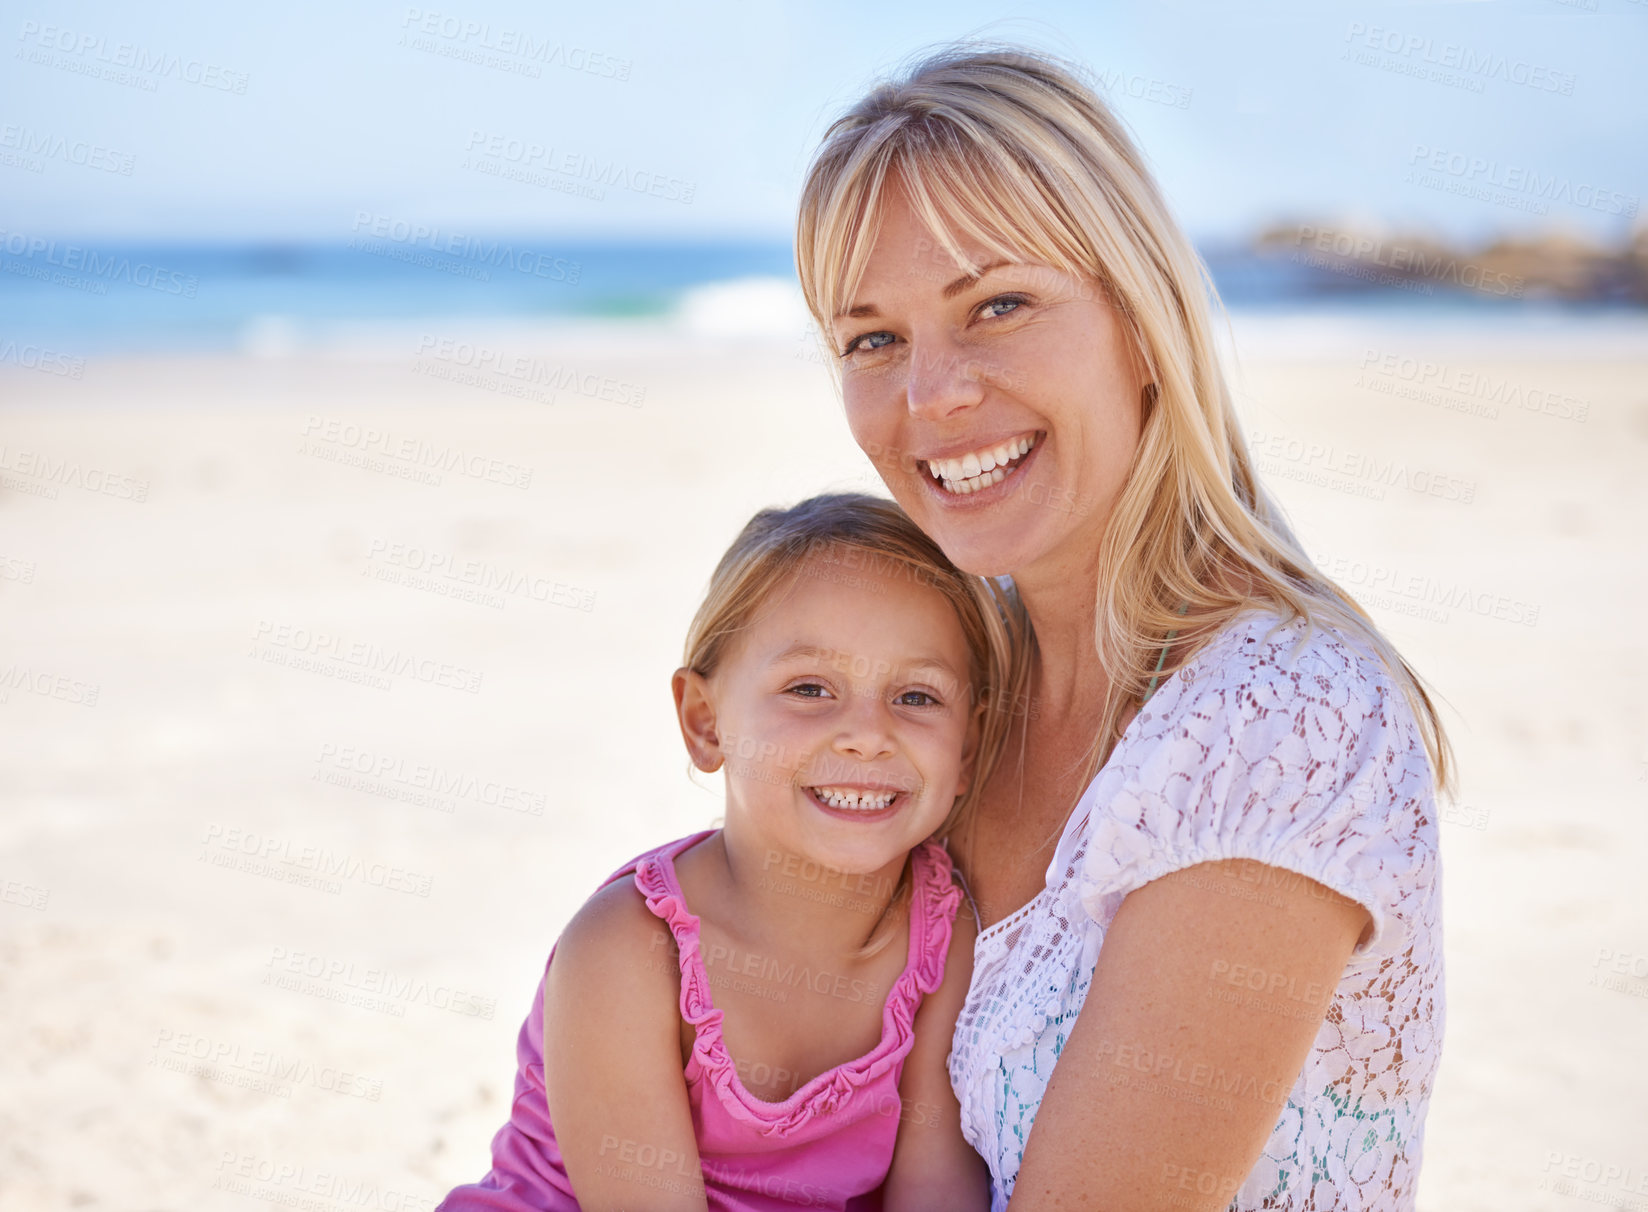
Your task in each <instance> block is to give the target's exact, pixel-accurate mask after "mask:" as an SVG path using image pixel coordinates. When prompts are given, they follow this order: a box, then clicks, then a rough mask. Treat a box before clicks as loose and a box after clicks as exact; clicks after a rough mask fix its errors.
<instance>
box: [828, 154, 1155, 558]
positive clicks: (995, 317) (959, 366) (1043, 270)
mask: <svg viewBox="0 0 1648 1212" xmlns="http://www.w3.org/2000/svg"><path fill="white" fill-rule="evenodd" d="M961 247H962V249H963V251H965V252H966V253H967V254H968V255H969V256H971V257H972V258H973V260H974V262H975V263H976V264H978V265H980V266H981V267H983V268H984V272H983V273H982V274H981V275H980V276H979V277H977V278H972V277H969V276H968V274H967V273H966V271H965V270H963V269H962V268H961V267H960V266H958V265H957V264H956V263H955V261H954V260H953V259H952V258H951V257H950V256H949V255H948V254H947V253H945V251H944V249H943V246H942V245H941V244H940V243H939V242H938V241H937V240H936V239H935V238H934V237H933V234H932V233H931V232H930V231H929V230H928V229H927V228H926V227H925V226H924V225H923V224H922V222H921V220H920V219H919V218H917V217H916V215H915V213H914V211H913V210H912V209H911V208H910V205H909V202H908V200H907V199H906V197H905V194H904V191H903V189H902V188H901V187H899V186H897V184H896V183H894V184H893V186H892V188H891V194H890V197H889V198H888V201H887V209H886V214H885V217H884V220H883V223H882V227H881V232H880V234H879V236H878V237H877V239H876V242H875V245H874V247H873V248H872V250H871V254H870V259H869V262H868V266H867V268H866V271H865V274H864V277H863V280H862V281H861V282H860V283H859V287H858V290H857V292H856V294H855V295H854V296H853V297H852V298H851V299H849V300H848V301H847V304H846V308H847V310H846V314H844V315H841V316H838V317H836V320H835V324H834V332H833V334H832V335H833V337H834V341H835V348H836V352H837V353H838V354H842V355H843V357H842V367H843V371H842V387H843V395H844V399H845V403H846V409H847V421H848V424H849V425H850V426H851V427H852V431H853V437H854V438H855V439H856V440H857V442H858V444H859V446H860V447H862V448H863V450H864V452H865V453H866V454H868V455H869V456H870V459H871V461H872V462H874V464H875V466H876V469H877V470H878V471H879V472H880V473H881V477H882V479H883V480H884V481H885V482H886V484H887V488H888V490H889V491H890V492H891V493H892V494H893V497H894V498H895V499H896V500H897V501H898V503H899V504H900V505H902V506H903V507H904V509H905V511H906V512H908V513H909V514H910V516H911V517H912V518H914V519H915V521H916V523H917V524H918V525H919V526H920V527H921V528H922V529H923V530H925V531H926V532H927V533H928V534H929V535H931V536H932V538H933V540H934V541H935V542H937V543H938V545H939V546H940V547H942V548H943V549H944V552H945V554H946V555H948V556H949V557H950V558H951V560H953V561H954V562H955V563H956V564H957V565H958V566H959V567H961V568H963V569H965V570H966V571H968V572H972V573H977V574H980V575H984V576H996V575H1000V574H1002V573H1010V574H1012V575H1014V577H1015V578H1018V579H1022V578H1023V577H1024V576H1025V575H1026V574H1028V573H1030V572H1031V571H1032V570H1034V569H1037V568H1040V569H1042V570H1044V571H1045V572H1047V573H1048V574H1050V575H1058V574H1060V573H1069V572H1074V571H1077V570H1085V569H1088V568H1090V567H1091V565H1092V563H1093V561H1094V559H1095V558H1096V556H1097V552H1098V547H1099V539H1100V537H1101V536H1102V534H1103V531H1104V526H1105V522H1106V520H1107V519H1108V518H1109V516H1110V510H1111V507H1112V505H1113V504H1114V503H1115V500H1116V497H1117V495H1118V494H1119V493H1120V491H1121V488H1122V485H1123V482H1124V480H1125V478H1126V475H1127V469H1128V467H1129V465H1130V464H1131V462H1132V459H1133V453H1134V450H1135V449H1136V448H1137V446H1138V442H1139V434H1140V427H1141V424H1142V406H1141V402H1140V392H1141V389H1142V387H1143V378H1142V375H1141V373H1140V371H1139V368H1138V364H1137V360H1136V358H1135V357H1134V355H1133V354H1132V352H1131V345H1130V343H1129V342H1128V340H1127V337H1126V334H1125V332H1124V329H1123V326H1122V323H1121V320H1120V317H1119V315H1118V313H1117V312H1116V310H1115V308H1114V307H1112V306H1111V304H1110V303H1109V302H1108V300H1107V299H1106V297H1105V295H1104V294H1103V292H1102V291H1101V290H1100V289H1099V287H1098V285H1097V283H1095V282H1093V281H1090V280H1086V279H1083V278H1079V277H1076V276H1073V275H1071V274H1069V273H1066V272H1064V271H1063V270H1059V269H1055V268H1053V267H1051V266H1048V265H1041V264H1033V263H1026V264H1018V263H1015V264H994V262H995V261H996V258H994V257H993V256H992V255H991V254H989V253H988V252H986V251H985V250H984V249H982V248H980V247H978V246H975V245H971V244H969V243H968V242H967V241H962V242H961Z"/></svg>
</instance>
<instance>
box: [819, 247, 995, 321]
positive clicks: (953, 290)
mask: <svg viewBox="0 0 1648 1212" xmlns="http://www.w3.org/2000/svg"><path fill="white" fill-rule="evenodd" d="M1013 264H1016V262H1013V261H992V262H990V264H988V265H984V266H981V267H980V268H979V271H978V273H976V274H962V275H961V277H959V278H957V279H956V280H955V281H954V282H952V283H950V284H949V285H948V286H946V287H945V288H944V289H943V290H942V291H940V292H939V293H940V294H941V295H943V296H944V298H945V299H946V300H949V299H953V298H955V297H956V296H957V295H959V294H960V293H961V292H962V291H964V290H966V289H967V288H968V287H970V286H972V285H973V283H975V282H977V281H978V280H979V279H980V278H982V277H984V275H985V274H988V273H992V272H994V271H995V270H998V269H1001V268H1002V267H1003V266H1007V265H1013ZM880 315H881V312H880V310H879V309H878V308H877V307H876V305H875V304H874V303H860V304H859V305H858V306H857V307H849V308H848V309H847V310H846V311H844V312H842V313H841V314H840V315H839V316H837V317H836V319H838V320H868V319H874V318H876V317H879V316H880Z"/></svg>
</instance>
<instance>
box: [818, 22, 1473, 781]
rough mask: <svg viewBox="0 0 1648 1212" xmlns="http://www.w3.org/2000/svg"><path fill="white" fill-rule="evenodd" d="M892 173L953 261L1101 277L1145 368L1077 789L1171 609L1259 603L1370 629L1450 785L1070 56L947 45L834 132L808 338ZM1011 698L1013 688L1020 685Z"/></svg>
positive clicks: (1207, 615) (1144, 173) (1442, 742)
mask: <svg viewBox="0 0 1648 1212" xmlns="http://www.w3.org/2000/svg"><path fill="white" fill-rule="evenodd" d="M895 176H896V179H897V181H898V182H899V184H901V185H902V187H903V189H904V191H905V193H906V195H907V197H908V198H909V200H910V204H911V206H912V208H913V209H914V211H915V213H916V215H917V216H918V217H919V218H920V219H921V220H923V222H924V223H925V225H926V226H927V227H928V228H929V229H930V230H931V232H932V233H933V237H934V240H935V242H936V245H937V247H938V248H941V249H942V250H943V251H944V253H945V254H947V256H948V257H949V258H951V259H953V261H954V262H955V263H957V264H959V265H960V266H962V267H964V268H965V269H966V270H968V271H969V272H977V271H978V270H979V269H980V268H981V267H980V266H979V265H977V264H975V263H974V262H973V261H972V260H971V258H969V257H968V256H967V255H966V254H964V253H963V252H962V250H961V248H960V247H959V245H958V242H957V237H958V236H964V237H966V238H967V239H968V240H970V241H971V242H973V243H974V244H976V245H978V246H980V247H982V248H983V249H985V250H987V251H988V252H989V253H990V254H991V255H992V256H996V257H1001V258H1004V259H1007V260H1010V261H1017V262H1025V261H1029V262H1038V263H1042V264H1047V265H1051V266H1054V267H1056V268H1058V269H1061V270H1064V271H1065V272H1067V273H1071V274H1074V275H1077V276H1079V277H1080V278H1082V279H1083V280H1089V281H1093V282H1096V283H1097V285H1098V287H1099V289H1100V290H1102V291H1103V292H1104V295H1105V297H1106V298H1107V299H1108V301H1109V302H1110V303H1111V304H1112V305H1113V306H1114V307H1115V308H1116V309H1117V311H1118V313H1119V315H1120V317H1121V319H1122V322H1123V326H1124V328H1125V330H1126V331H1127V333H1128V334H1129V337H1130V339H1131V342H1132V345H1133V347H1134V349H1135V351H1136V352H1137V354H1138V356H1139V357H1140V359H1141V361H1142V364H1143V365H1144V367H1145V369H1146V373H1147V378H1148V382H1149V386H1148V387H1147V388H1146V390H1145V416H1144V427H1143V432H1142V434H1141V438H1140V443H1139V448H1138V451H1137V453H1136V455H1135V458H1134V461H1133V465H1132V467H1131V469H1130V471H1129V474H1128V478H1127V482H1126V484H1125V486H1124V487H1123V489H1122V492H1121V494H1120V496H1119V497H1118V499H1117V501H1116V504H1115V506H1114V508H1113V510H1112V512H1111V515H1110V519H1109V522H1108V525H1107V527H1106V530H1105V533H1104V536H1103V538H1102V540H1101V545H1100V553H1099V556H1100V563H1099V576H1098V584H1097V585H1096V586H1095V591H1096V593H1097V603H1098V614H1097V624H1096V631H1097V634H1096V636H1095V642H1096V644H1097V647H1098V651H1099V653H1100V655H1101V658H1102V659H1103V660H1104V664H1105V669H1106V670H1107V672H1108V673H1109V676H1110V690H1109V694H1108V697H1107V699H1106V701H1105V704H1104V711H1103V716H1102V721H1101V725H1100V729H1099V734H1098V736H1097V737H1096V738H1095V740H1094V743H1093V746H1092V749H1091V751H1090V753H1089V755H1088V762H1087V772H1086V778H1084V779H1083V783H1084V785H1085V783H1086V782H1087V781H1088V780H1090V779H1091V778H1092V776H1093V775H1094V774H1095V773H1096V772H1097V770H1098V769H1099V767H1100V766H1102V765H1103V763H1104V761H1105V760H1106V758H1107V757H1108V756H1109V753H1110V751H1111V749H1112V748H1113V747H1114V745H1115V743H1116V741H1117V740H1118V739H1119V738H1120V736H1121V732H1122V729H1123V727H1124V725H1125V719H1124V716H1125V714H1126V709H1127V707H1128V706H1129V704H1130V703H1136V702H1138V701H1140V700H1141V699H1142V698H1143V697H1144V695H1145V693H1146V687H1147V684H1148V683H1149V682H1150V680H1151V678H1152V677H1153V676H1156V675H1158V674H1159V676H1160V677H1162V678H1166V677H1168V676H1170V675H1171V674H1172V673H1173V672H1174V670H1175V669H1177V668H1178V667H1179V665H1181V664H1182V663H1183V662H1184V661H1185V660H1187V659H1188V658H1189V657H1190V656H1191V655H1192V654H1193V652H1194V648H1191V647H1186V648H1183V649H1181V651H1180V652H1179V653H1178V655H1177V656H1176V657H1175V656H1170V657H1169V658H1168V660H1167V662H1166V663H1165V664H1163V665H1162V666H1161V667H1160V669H1159V670H1158V668H1157V661H1158V659H1159V654H1160V653H1161V652H1162V649H1163V645H1164V640H1165V639H1166V638H1167V637H1168V635H1169V633H1172V632H1174V631H1175V630H1176V629H1178V628H1179V627H1181V626H1183V625H1184V623H1185V619H1183V618H1181V617H1180V610H1181V607H1183V608H1184V609H1185V611H1186V613H1187V614H1188V615H1189V616H1190V618H1191V619H1193V620H1194V621H1195V623H1196V625H1197V628H1198V632H1199V634H1201V635H1202V636H1204V637H1206V636H1210V635H1212V634H1213V633H1214V632H1216V631H1217V630H1218V629H1219V627H1221V626H1222V625H1223V624H1224V623H1225V622H1227V621H1228V620H1229V619H1230V618H1232V617H1233V616H1234V615H1236V614H1237V613H1239V612H1240V611H1242V610H1244V609H1248V608H1251V607H1253V606H1254V605H1255V604H1260V603H1262V604H1267V605H1271V606H1274V607H1276V608H1279V609H1280V611H1281V613H1282V614H1283V615H1284V616H1286V617H1290V618H1300V619H1303V620H1304V622H1305V631H1306V635H1307V636H1308V635H1309V633H1310V630H1311V629H1312V628H1313V627H1314V626H1316V625H1318V624H1319V623H1323V622H1326V623H1329V624H1332V625H1335V626H1337V627H1339V628H1341V629H1343V630H1344V631H1345V632H1347V633H1349V634H1350V635H1351V636H1353V637H1360V638H1361V639H1363V640H1365V641H1366V644H1367V646H1368V647H1369V648H1371V649H1372V651H1373V652H1374V653H1375V654H1376V655H1377V656H1378V657H1379V658H1380V660H1381V661H1382V662H1383V664H1384V665H1385V667H1386V668H1387V669H1388V670H1389V672H1390V674H1391V676H1392V678H1393V679H1394V680H1395V682H1396V683H1397V684H1398V685H1399V686H1400V688H1401V690H1402V692H1403V694H1404V695H1405V696H1406V698H1407V700H1408V703H1409V706H1410V707H1411V708H1412V709H1413V713H1414V716H1415V718H1416V719H1417V720H1418V721H1419V724H1420V729H1421V733H1422V735H1423V737H1424V742H1425V747H1426V750H1427V752H1428V754H1429V756H1430V761H1431V767H1432V773H1433V775H1434V777H1435V779H1436V782H1437V785H1438V787H1439V788H1441V789H1443V790H1444V791H1447V790H1451V786H1452V769H1453V761H1452V756H1451V747H1450V745H1449V743H1448V740H1447V737H1446V735H1445V734H1444V732H1443V728H1442V723H1441V720H1440V718H1439V717H1438V714H1437V711H1436V708H1435V706H1434V705H1433V703H1432V702H1431V698H1430V695H1429V694H1427V692H1426V690H1425V687H1424V686H1423V684H1422V682H1421V680H1420V678H1419V676H1418V674H1417V673H1415V672H1414V670H1413V669H1412V668H1410V667H1409V665H1408V664H1407V662H1406V661H1405V660H1403V659H1402V656H1401V655H1400V654H1399V653H1398V652H1397V651H1396V649H1395V648H1394V647H1393V646H1392V645H1391V644H1390V642H1389V641H1388V640H1386V639H1385V638H1384V636H1383V635H1381V634H1380V632H1379V629H1378V627H1377V626H1376V625H1375V624H1374V622H1373V620H1372V619H1371V618H1370V617H1369V616H1368V614H1367V612H1366V611H1364V610H1363V609H1362V608H1361V606H1359V605H1358V604H1357V603H1356V602H1355V600H1354V599H1353V598H1351V596H1350V595H1349V594H1347V593H1346V592H1345V591H1344V590H1342V589H1341V588H1339V586H1338V585H1336V584H1335V583H1334V582H1333V581H1331V580H1330V579H1329V578H1328V577H1326V576H1325V575H1323V574H1322V573H1321V572H1320V571H1319V570H1318V569H1317V568H1316V567H1315V566H1314V564H1313V563H1312V562H1311V560H1310V558H1309V556H1307V555H1306V554H1305V551H1304V548H1303V547H1302V546H1301V545H1300V543H1299V540H1298V539H1297V538H1296V537H1295V536H1294V534H1293V530H1292V528H1291V527H1290V526H1289V524H1288V522H1287V519H1286V517H1285V516H1284V514H1283V512H1282V510H1281V508H1280V507H1279V506H1278V505H1277V503H1276V502H1275V501H1274V500H1273V499H1272V497H1271V496H1270V494H1269V493H1268V492H1267V491H1266V489H1265V488H1264V486H1263V485H1262V484H1261V483H1260V482H1259V478H1258V476H1257V475H1256V473H1255V471H1254V467H1253V461H1252V458H1251V457H1250V455H1249V454H1248V449H1247V444H1246V442H1245V441H1244V439H1243V436H1242V430H1241V426H1240V424H1239V422H1238V419H1237V416H1236V411H1235V407H1234V405H1233V403H1232V398H1231V394H1230V391H1229V389H1228V387H1227V386H1226V384H1225V378H1224V373H1223V371H1222V369H1221V367H1220V364H1219V357H1218V351H1217V348H1216V346H1215V343H1214V332H1213V327H1212V324H1211V320H1210V316H1211V314H1212V312H1213V310H1214V309H1215V308H1217V307H1218V299H1217V294H1216V292H1215V291H1214V289H1213V284H1212V280H1211V278H1210V277H1209V275H1208V274H1207V271H1206V269H1205V267H1204V266H1203V265H1202V262H1201V260H1200V258H1198V257H1197V255H1196V253H1195V251H1194V250H1193V249H1192V247H1191V245H1190V242H1189V240H1187V239H1186V238H1185V236H1184V235H1183V233H1182V232H1181V231H1180V230H1179V227H1178V224H1177V223H1176V222H1175V221H1174V219H1173V218H1172V216H1171V215H1170V213H1169V211H1168V208H1167V206H1166V204H1165V203H1164V201H1163V200H1162V197H1161V194H1160V191H1159V190H1158V189H1157V186H1156V183H1155V181H1154V180H1153V179H1152V178H1151V175H1150V171H1149V169H1148V167H1147V166H1146V164H1145V162H1144V158H1143V157H1142V156H1141V155H1140V154H1139V151H1138V149H1137V148H1136V147H1135V146H1134V144H1133V141H1132V139H1131V138H1130V137H1129V135H1128V133H1127V131H1126V130H1125V128H1124V127H1123V125H1122V123H1121V121H1120V120H1119V119H1118V118H1117V117H1116V115H1115V114H1113V113H1112V112H1111V111H1110V109H1109V108H1108V107H1107V106H1106V105H1105V104H1104V103H1103V102H1102V101H1100V100H1099V98H1098V97H1097V96H1096V95H1095V93H1094V91H1093V89H1092V88H1090V87H1089V86H1087V85H1086V84H1085V83H1084V82H1083V80H1082V78H1081V75H1080V72H1079V71H1078V69H1076V68H1075V67H1074V66H1073V65H1069V64H1066V63H1063V62H1060V61H1058V60H1056V59H1053V58H1051V57H1049V56H1046V55H1043V54H1040V53H1036V52H1032V51H1028V50H1025V49H1022V48H1017V47H981V46H977V45H967V44H964V45H959V46H954V47H951V48H948V49H945V50H942V51H940V52H938V53H936V54H933V55H931V56H930V57H928V58H926V59H924V60H922V61H920V62H918V63H917V64H916V65H915V66H914V67H913V68H912V69H910V70H909V71H908V72H906V73H905V74H903V76H902V77H901V78H899V79H897V80H894V81H892V82H890V83H884V84H881V85H879V86H877V87H876V88H874V89H873V90H871V92H870V93H869V94H868V95H867V96H865V97H864V99H863V100H861V101H860V102H859V103H858V104H857V105H855V106H853V107H852V108H851V109H850V110H848V111H847V113H846V114H845V115H843V116H842V117H841V118H840V119H838V120H837V121H836V122H835V123H834V124H833V125H832V126H831V127H830V128H829V130H828V131H827V132H826V134H825V136H824V140H823V143H822V145H821V146H820V148H819V150H818V152H817V154H816V156H815V157H814V159H813V162H812V164H811V166H810V167H809V169H808V172H807V177H806V182H805V185H804V187H803V190H802V195H801V206H800V215H799V218H798V221H797V225H796V264H797V269H798V272H799V274H800V278H801V287H802V291H803V292H804V294H805V296H806V299H807V306H808V308H809V310H810V311H811V313H812V316H813V320H814V322H815V323H816V324H817V325H818V326H819V330H820V331H821V332H823V333H826V334H827V333H829V332H830V331H831V330H832V327H833V322H834V321H835V319H836V318H837V317H838V316H839V315H840V314H841V313H842V312H844V311H845V310H846V308H847V307H848V306H849V300H851V298H852V297H853V294H854V292H855V291H856V290H857V288H858V283H859V280H860V279H861V277H862V275H863V273H864V268H865V264H866V262H867V260H868V258H869V255H870V250H871V249H872V247H873V246H874V244H875V242H876V237H877V234H878V231H879V228H880V224H881V217H882V213H883V210H884V208H885V205H886V198H887V195H888V192H889V188H888V187H889V184H890V182H891V181H892V179H893V178H894V177H895ZM934 255H935V256H937V255H938V253H937V252H936V251H935V254H934ZM946 264H948V262H946ZM833 361H834V360H833V359H832V362H833ZM1029 639H1030V643H1031V644H1033V643H1034V637H1033V636H1030V637H1029ZM1019 676H1020V677H1022V676H1024V675H1023V668H1022V666H1021V668H1020V672H1019ZM1008 693H1009V697H1010V698H1011V699H1012V700H1013V701H1018V700H1019V699H1020V697H1021V696H1022V693H1023V687H1022V685H1013V686H1011V687H1010V688H1009V692H1008Z"/></svg>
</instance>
